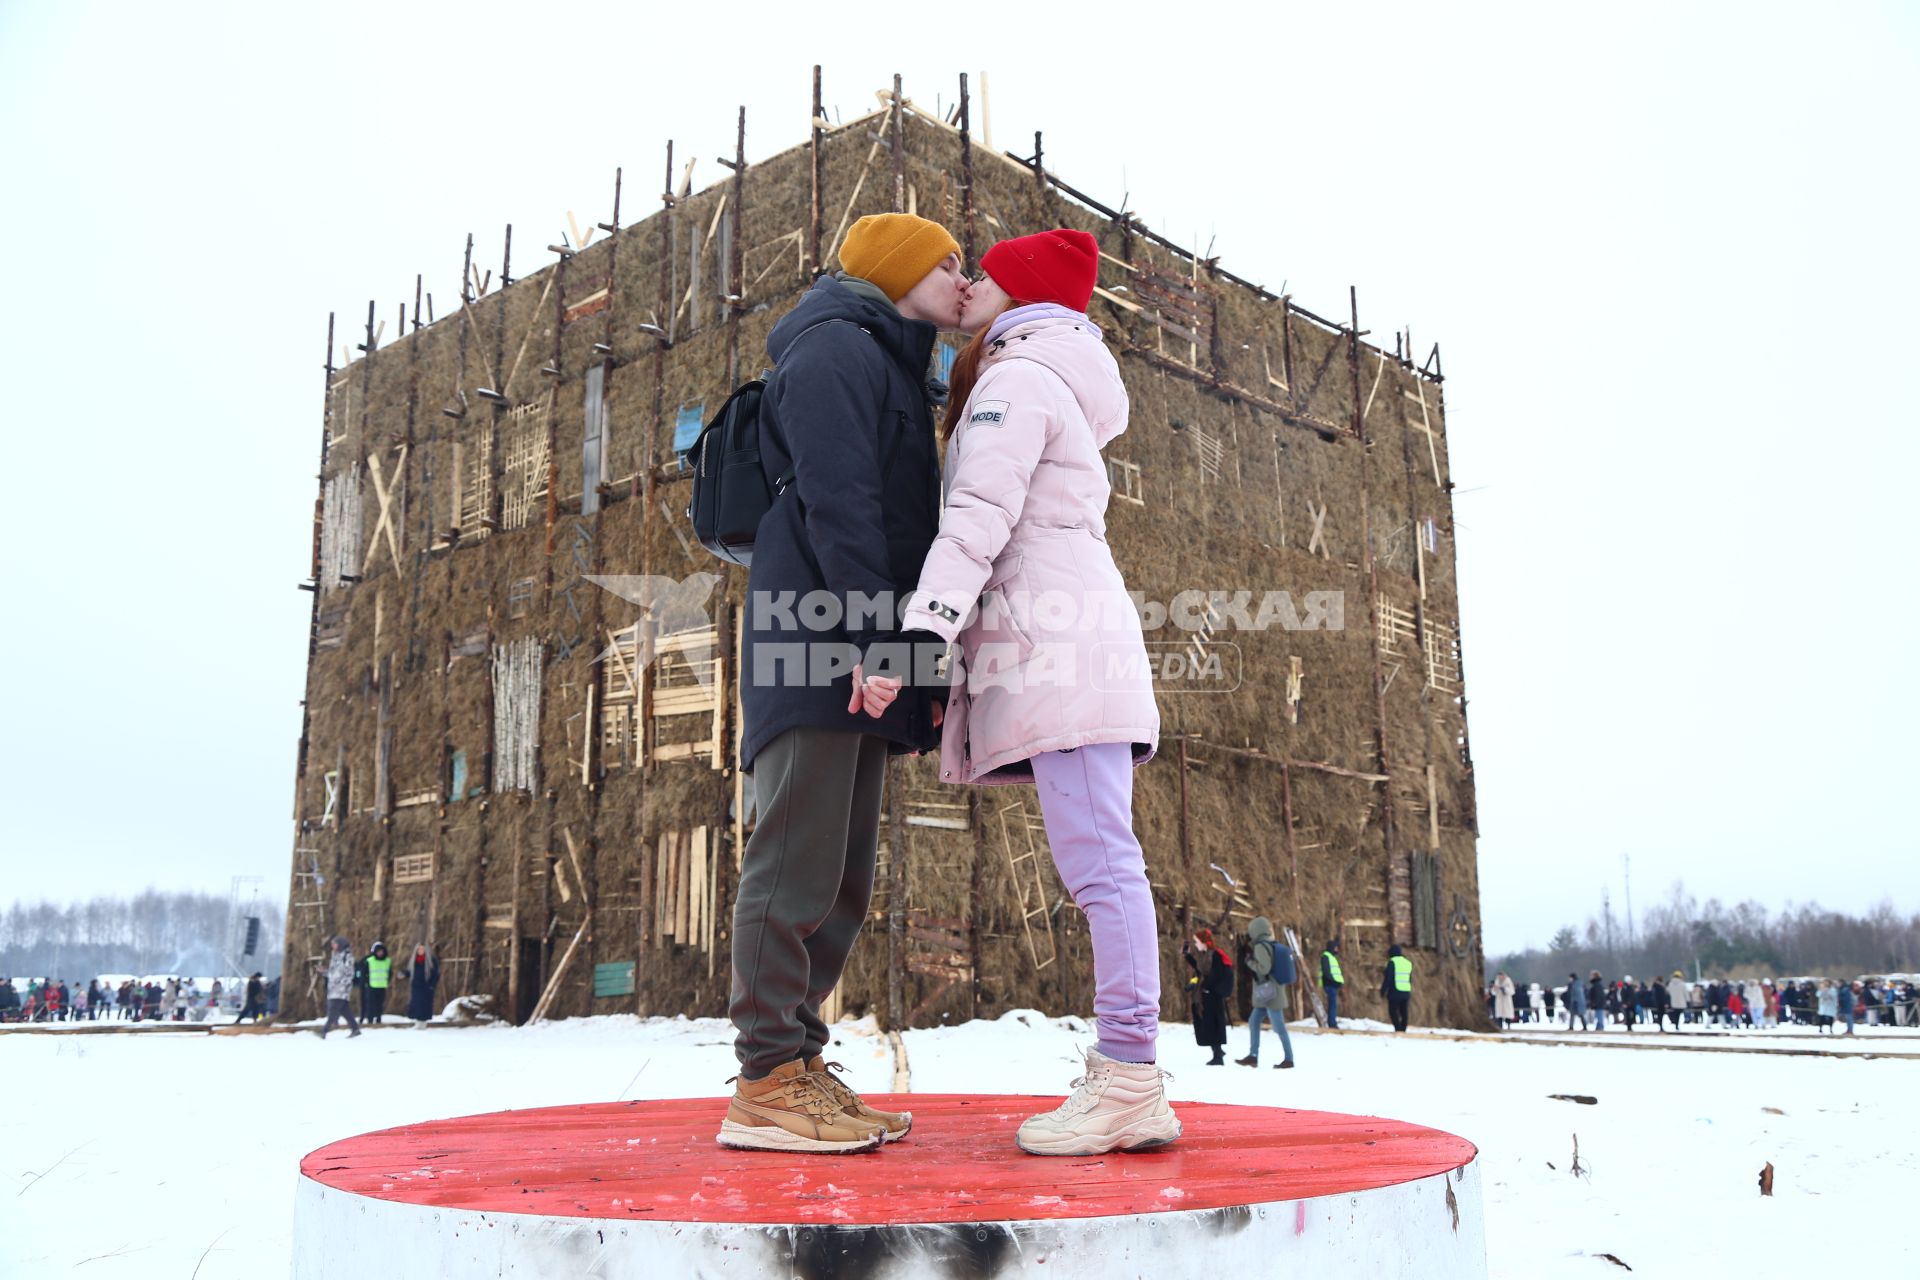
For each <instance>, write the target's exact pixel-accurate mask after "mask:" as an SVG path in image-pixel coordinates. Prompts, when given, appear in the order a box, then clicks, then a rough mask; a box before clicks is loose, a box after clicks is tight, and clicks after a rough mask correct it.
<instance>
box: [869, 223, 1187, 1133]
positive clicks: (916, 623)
mask: <svg viewBox="0 0 1920 1280" xmlns="http://www.w3.org/2000/svg"><path fill="white" fill-rule="evenodd" d="M980 265H981V267H982V268H983V269H984V272H985V274H984V275H983V276H982V277H981V279H979V280H978V281H976V282H975V284H974V285H973V288H972V291H971V292H970V294H969V296H968V300H967V304H966V312H965V323H966V327H967V329H968V330H969V331H970V332H973V333H974V334H975V336H974V339H973V341H972V342H971V343H969V344H968V346H967V347H966V349H965V350H963V351H962V352H961V353H960V354H959V356H958V357H957V358H956V359H955V361H954V371H953V388H952V396H951V398H950V399H949V401H948V404H947V417H946V421H945V423H944V424H943V426H942V433H943V434H944V435H945V436H946V437H947V453H946V475H945V486H944V487H945V495H946V503H945V507H944V509H943V511H942V513H941V517H940V532H939V535H938V536H937V537H936V538H935V539H934V543H933V547H932V549H931V550H930V551H929V552H928V554H927V559H926V562H925V564H924V565H923V566H922V567H921V570H920V582H919V589H918V590H916V591H915V592H914V594H913V596H912V597H911V598H910V599H909V600H908V602H907V608H906V610H905V611H904V613H903V615H902V621H901V625H902V627H903V629H905V630H907V631H909V632H931V633H932V634H933V635H935V636H937V637H939V639H940V640H943V641H946V642H949V643H950V644H953V645H954V647H955V648H956V649H957V652H956V653H955V654H954V655H953V656H954V663H953V673H952V674H953V683H952V686H951V689H950V691H949V694H948V700H947V704H946V708H945V714H944V717H943V720H942V724H941V748H940V776H941V777H942V778H943V779H945V780H947V781H949V782H954V783H984V784H990V785H1000V784H1009V783H1031V784H1033V785H1034V786H1035V787H1036V788H1037V789H1038V791H1039V795H1040V810H1041V813H1042V815H1043V816H1044V818H1045V820H1046V824H1047V842H1048V844H1049V845H1050V846H1051V848H1052V850H1053V859H1054V865H1055V867H1057V868H1058V869H1059V872H1060V877H1061V879H1062V881H1064V882H1065V884H1066V886H1067V888H1068V890H1069V891H1070V892H1071V893H1072V894H1073V900H1074V902H1075V903H1076V904H1078V906H1079V907H1080V909H1081V910H1082V911H1083V912H1085V913H1086V917H1087V924H1088V928H1089V930H1090V932H1091V933H1092V935H1093V962H1094V983H1095V990H1094V998H1093V1007H1094V1013H1095V1015H1096V1024H1097V1025H1096V1030H1097V1035H1096V1040H1095V1043H1094V1045H1093V1047H1092V1048H1090V1049H1089V1050H1088V1051H1087V1068H1086V1074H1085V1077H1084V1079H1083V1080H1082V1081H1080V1082H1078V1086H1079V1087H1078V1089H1077V1090H1076V1092H1075V1093H1074V1094H1073V1095H1072V1096H1071V1097H1069V1098H1068V1099H1067V1101H1066V1103H1065V1104H1064V1105H1063V1106H1062V1107H1061V1108H1060V1109H1059V1110H1057V1111H1054V1112H1050V1113H1048V1114H1046V1115H1039V1116H1034V1117H1031V1118H1030V1119H1028V1120H1027V1121H1026V1122H1025V1123H1024V1124H1022V1125H1021V1126H1020V1130H1019V1133H1018V1135H1017V1141H1018V1143H1019V1145H1020V1147H1021V1148H1022V1149H1023V1150H1025V1151H1028V1152H1031V1153H1032V1154H1035V1155H1092V1154H1098V1153H1100V1152H1105V1151H1112V1150H1116V1149H1119V1150H1129V1151H1131V1150H1139V1149H1142V1148H1145V1147H1154V1146H1160V1145H1163V1144H1165V1143H1168V1142H1171V1141H1173V1140H1174V1139H1175V1138H1177V1137H1179V1136H1180V1121H1179V1120H1178V1118H1177V1117H1176V1116H1175V1115H1174V1113H1173V1110H1172V1108H1170V1107H1169V1106H1168V1105H1167V1099H1166V1090H1165V1087H1164V1085H1163V1083H1162V1080H1163V1073H1162V1072H1161V1071H1160V1069H1159V1067H1158V1066H1156V1065H1155V1050H1156V1045H1157V1042H1158V1037H1159V1026H1160V960H1159V945H1158V944H1159V929H1158V926H1157V924H1156V922H1155V919H1154V907H1153V897H1152V894H1151V892H1150V890H1149V889H1148V886H1147V875H1146V864H1145V861H1144V859H1143V858H1142V856H1141V851H1140V842H1139V840H1138V839H1136V838H1135V836H1134V833H1133V769H1134V767H1135V766H1137V765H1140V764H1144V763H1145V762H1146V761H1147V760H1149V759H1151V758H1152V756H1153V753H1154V748H1155V745H1156V743H1157V741H1158V738H1159V733H1160V713H1159V709H1158V707H1157V705H1156V704H1155V702H1154V697H1153V678H1152V674H1151V672H1150V670H1149V668H1148V663H1147V652H1146V646H1145V644H1144V642H1143V641H1142V639H1141V634H1140V619H1139V614H1138V612H1137V610H1136V609H1135V607H1134V604H1133V601H1132V599H1131V598H1130V597H1129V596H1128V595H1127V587H1126V582H1125V581H1124V580H1123V579H1122V578H1121V576H1120V571H1119V569H1118V568H1117V567H1115V565H1114V561H1113V554H1112V552H1111V551H1110V550H1109V548H1108V546H1107V535H1106V511H1107V498H1108V495H1109V485H1108V481H1107V469H1106V463H1105V461H1104V460H1103V459H1102V458H1101V456H1100V450H1101V448H1102V446H1104V445H1105V444H1106V443H1107V442H1108V441H1110V440H1112V439H1113V438H1114V437H1115V436H1118V435H1119V434H1120V433H1121V432H1122V431H1125V430H1126V428H1127V393H1126V388H1125V387H1124V386H1123V385H1122V384H1121V381H1120V370H1119V366H1118V365H1117V364H1116V363H1115V362H1114V358H1113V355H1112V353H1111V352H1109V351H1108V350H1107V347H1106V344H1105V343H1104V342H1103V341H1102V340H1101V336H1100V330H1099V327H1098V326H1096V325H1095V324H1094V323H1093V321H1091V320H1089V319H1088V318H1087V315H1086V308H1087V302H1088V300H1089V299H1090V298H1091V297H1092V293H1093V285H1094V280H1095V278H1096V275H1097V273H1098V268H1099V249H1098V246H1097V245H1096V243H1095V241H1094V239H1093V237H1092V236H1090V235H1087V234H1086V233H1085V232H1083V231H1071V230H1059V231H1045V232H1041V233H1039V234H1037V235H1031V236H1022V237H1021V238H1019V239H1017V240H1007V241H1003V242H1001V243H1000V244H997V245H995V246H993V248H991V249H989V250H988V251H987V253H986V255H985V256H984V257H983V258H982V259H981V261H980ZM898 687H899V682H898V681H896V680H891V679H887V678H882V677H874V678H872V679H869V680H867V681H866V682H865V683H864V686H863V687H862V689H861V690H860V691H859V692H858V693H857V694H856V697H860V698H863V699H864V700H865V703H866V707H867V710H868V711H869V712H870V713H876V714H877V712H876V711H875V708H876V707H878V708H880V709H884V708H885V706H886V704H887V703H888V702H889V701H891V699H892V697H893V695H894V693H895V691H896V690H897V689H898Z"/></svg>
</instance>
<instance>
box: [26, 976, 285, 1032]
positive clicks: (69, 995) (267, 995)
mask: <svg viewBox="0 0 1920 1280" xmlns="http://www.w3.org/2000/svg"><path fill="white" fill-rule="evenodd" d="M279 1003H280V979H278V978H275V979H273V980H272V981H271V982H268V981H266V980H265V979H264V978H263V977H262V976H261V975H260V974H259V973H255V974H253V975H252V976H251V977H249V978H248V979H247V983H246V987H245V995H244V998H242V997H240V996H239V995H237V994H236V993H230V992H229V991H228V989H227V987H226V984H225V983H223V982H221V981H220V979H218V978H215V979H214V980H213V983H212V986H211V987H210V988H209V989H208V990H206V991H202V990H201V988H200V983H199V981H198V980H197V979H194V978H179V977H167V978H164V979H154V978H148V979H144V980H143V979H136V978H123V979H122V980H121V981H120V982H119V983H118V984H115V983H114V982H113V980H112V979H108V980H107V981H105V982H102V981H101V980H100V979H98V978H93V979H90V980H88V982H87V985H86V986H84V987H82V986H81V985H80V983H79V980H78V979H74V980H71V981H70V980H68V979H65V978H62V979H60V980H58V981H55V980H54V979H52V978H30V979H28V980H27V983H26V986H25V989H24V990H22V989H21V988H20V987H19V986H16V985H15V983H14V980H13V979H12V978H0V1022H100V1021H120V1022H204V1021H206V1020H207V1019H208V1018H210V1017H213V1016H216V1015H218V1014H219V1013H221V1012H222V1011H223V1010H226V1011H233V1010H234V1008H235V1006H236V1004H237V1006H238V1013H239V1016H238V1017H237V1018H235V1021H236V1022H239V1021H252V1020H254V1019H256V1018H260V1017H265V1016H267V1015H268V1014H271V1013H273V1012H275V1011H277V1010H278V1008H279Z"/></svg>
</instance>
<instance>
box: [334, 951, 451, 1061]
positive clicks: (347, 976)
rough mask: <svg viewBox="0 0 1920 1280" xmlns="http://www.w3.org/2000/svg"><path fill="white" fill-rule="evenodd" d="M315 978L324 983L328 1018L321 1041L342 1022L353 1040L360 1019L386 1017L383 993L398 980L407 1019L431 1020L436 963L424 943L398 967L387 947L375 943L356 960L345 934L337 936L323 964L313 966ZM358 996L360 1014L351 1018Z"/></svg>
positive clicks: (374, 1020)
mask: <svg viewBox="0 0 1920 1280" xmlns="http://www.w3.org/2000/svg"><path fill="white" fill-rule="evenodd" d="M315 973H316V975H317V976H319V977H321V978H323V979H324V980H325V981H326V984H327V1020H326V1022H325V1023H324V1024H323V1025H322V1026H321V1028H320V1038H321V1039H322V1040H324V1039H326V1038H327V1033H328V1032H330V1031H332V1030H333V1029H334V1027H335V1026H336V1025H338V1024H339V1023H341V1022H342V1021H344V1022H345V1023H346V1024H347V1035H348V1038H349V1039H351V1038H352V1037H354V1036H357V1035H359V1034H360V1023H361V1021H362V1020H365V1021H367V1022H371V1023H375V1024H378V1023H380V1022H381V1021H383V1020H384V1019H385V1018H386V1013H387V992H388V991H389V990H390V989H392V988H393V987H394V986H396V985H397V984H398V983H399V982H400V981H401V980H405V982H406V984H407V1017H409V1018H411V1019H413V1021H415V1022H425V1021H426V1020H427V1019H429V1018H431V1017H433V1005H434V993H435V992H436V991H438V990H439V987H440V960H439V958H438V957H437V956H435V955H434V954H433V952H432V950H431V949H430V948H429V947H428V946H427V944H426V943H424V942H422V943H420V944H419V945H418V946H416V947H414V949H413V959H412V961H411V962H410V963H409V964H407V965H405V966H403V967H401V968H398V969H396V968H395V967H394V961H393V957H392V956H390V955H388V954H387V944H386V943H384V942H376V943H374V944H373V949H372V950H370V951H368V952H367V954H366V955H364V956H362V957H360V958H359V959H358V960H355V959H354V956H353V946H352V944H351V943H350V942H348V940H347V938H346V935H344V934H342V935H340V936H339V937H336V938H335V939H334V940H333V942H332V944H331V945H330V946H329V947H328V949H327V958H326V960H325V962H324V963H322V964H319V965H316V966H315ZM356 990H357V991H359V993H360V1016H359V1017H358V1018H356V1017H354V1016H353V993H354V992H355V991H356Z"/></svg>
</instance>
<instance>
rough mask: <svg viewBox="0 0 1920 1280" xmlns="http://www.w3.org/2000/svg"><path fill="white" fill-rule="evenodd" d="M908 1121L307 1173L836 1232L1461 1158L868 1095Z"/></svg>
mask: <svg viewBox="0 0 1920 1280" xmlns="http://www.w3.org/2000/svg"><path fill="white" fill-rule="evenodd" d="M869 1101H870V1102H872V1103H873V1104H874V1105H875V1106H878V1107H882V1108H885V1109H887V1110H911V1111H912V1112H913V1115H914V1121H913V1132H912V1133H911V1134H910V1135H909V1136H908V1137H907V1138H906V1139H904V1140H903V1141H900V1142H896V1143H890V1144H888V1145H887V1146H886V1147H884V1148H883V1149H881V1150H880V1151H877V1152H873V1153H871V1154H866V1155H855V1156H794V1155H790V1154H785V1153H780V1152H753V1151H735V1150H730V1149H728V1148H725V1147H722V1146H720V1145H719V1144H718V1143H716V1142H715V1141H714V1135H715V1133H716V1132H717V1131H718V1130H719V1128H720V1120H721V1117H722V1115H723V1114H724V1112H725V1110H726V1102H725V1100H724V1099H715V1098H696V1099H670V1100H662V1101H644V1102H614V1103H600V1104H591V1105H584V1106H572V1107H547V1108H541V1109H538V1110H529V1111H501V1112H495V1113H493V1114H490V1115H478V1116H462V1117H460V1118H458V1119H452V1120H436V1121H430V1122H428V1123H425V1124H415V1125H407V1126H405V1127H402V1128H398V1129H386V1130H382V1131H380V1132H377V1133H368V1134H362V1135H360V1136H358V1137H353V1138H347V1139H344V1140H342V1141H340V1142H336V1143H333V1144H331V1145H329V1146H325V1147H322V1148H320V1149H319V1150H318V1151H315V1152H313V1153H312V1154H311V1155H309V1156H308V1157H307V1158H306V1159H305V1160H303V1161H302V1162H301V1165H300V1171H301V1173H302V1174H303V1175H304V1176H305V1177H306V1178H309V1179H312V1180H313V1181H315V1182H317V1183H319V1184H321V1185H322V1186H325V1187H330V1188H333V1189H335V1190H337V1191H341V1192H346V1193H348V1194H350V1195H355V1196H364V1197H369V1198H372V1199H374V1200H379V1201H386V1202H390V1203H395V1204H409V1205H422V1206H433V1207H437V1208H447V1209H457V1210H465V1211H473V1212H477V1213H488V1214H534V1215H541V1216H545V1217H558V1218H595V1219H602V1220H608V1219H611V1220H622V1219H624V1220H627V1221H639V1222H662V1221H672V1222H691V1223H757V1224H771V1223H784V1224H821V1225H832V1226H837V1227H854V1226H887V1225H893V1224H903V1223H952V1222H979V1221H1003V1222H1017V1221H1025V1220H1041V1219H1054V1220H1058V1219H1072V1218H1090V1217H1113V1216H1119V1215H1131V1214H1153V1213H1167V1212H1177V1211H1183V1210H1206V1209H1218V1208H1227V1207H1234V1206H1244V1205H1247V1204H1248V1203H1249V1202H1250V1200H1252V1201H1260V1202H1276V1201H1306V1200H1312V1199H1317V1198H1320V1197H1327V1196H1339V1195H1350V1194H1352V1193H1355V1192H1362V1191H1370V1190H1374V1189H1377V1188H1381V1187H1389V1186H1396V1185H1399V1184H1402V1183H1408V1182H1413V1181H1415V1180H1418V1179H1423V1178H1430V1177H1433V1176H1435V1175H1439V1174H1444V1173H1448V1172H1450V1171H1454V1170H1460V1169H1463V1168H1464V1167H1465V1166H1467V1165H1468V1164H1470V1163H1471V1162H1472V1161H1473V1159H1474V1157H1475V1150H1474V1147H1473V1144H1472V1143H1470V1142H1468V1141H1467V1140H1466V1139H1464V1138H1459V1137H1455V1136H1454V1135H1452V1134H1449V1133H1442V1132H1440V1131H1439V1130H1436V1129H1428V1128H1425V1127H1423V1126H1421V1125H1415V1124H1407V1123H1404V1122H1402V1121H1397V1120H1381V1119H1372V1118H1368V1117H1365V1116H1350V1115H1337V1114H1332V1113H1329V1112H1323V1111H1290V1110H1286V1109H1282V1108H1276V1107H1242V1106H1226V1105H1220V1104H1215V1103H1199V1102H1182V1103H1177V1104H1176V1107H1175V1109H1176V1110H1177V1111H1178V1112H1179V1115H1180V1120H1181V1123H1182V1124H1183V1125H1184V1126H1185V1130H1186V1133H1185V1136H1184V1137H1182V1138H1181V1139H1180V1141H1178V1142H1176V1143H1174V1144H1173V1145H1172V1146H1170V1147H1164V1148H1160V1149H1158V1150H1155V1151H1150V1152H1143V1153H1141V1154H1139V1155H1123V1154H1118V1153H1116V1154H1112V1155H1105V1156H1086V1157H1051V1158H1042V1157H1036V1156H1030V1155H1026V1154H1024V1153H1023V1152H1021V1151H1020V1150H1019V1149H1018V1148H1017V1147H1015V1146H1014V1144H1013V1133H1014V1130H1015V1128H1016V1127H1018V1125H1019V1123H1020V1121H1021V1120H1023V1119H1025V1118H1026V1117H1027V1116H1029V1115H1032V1114H1033V1113H1035V1112H1036V1111H1044V1110H1050V1109H1051V1108H1052V1107H1054V1106H1056V1105H1058V1099H1057V1098H1037V1097H1017V1096H982V1095H978V1094H911V1095H887V1096H883V1095H876V1096H872V1097H870V1098H869Z"/></svg>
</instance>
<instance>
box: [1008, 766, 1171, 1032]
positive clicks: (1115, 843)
mask: <svg viewBox="0 0 1920 1280" xmlns="http://www.w3.org/2000/svg"><path fill="white" fill-rule="evenodd" d="M1032 765H1033V778H1034V783H1035V786H1036V788H1037V789H1038V791H1039V792H1040V813H1041V816H1042V817H1044V818H1045V819H1046V823H1047V843H1048V844H1049V845H1051V846H1052V847H1053V865H1054V866H1055V868H1057V869H1058V870H1059V872H1060V879H1061V880H1062V882H1064V883H1065V884H1066V886H1067V891H1068V892H1069V893H1071V894H1072V895H1073V900H1074V902H1075V904H1077V905H1078V906H1079V908H1080V910H1081V911H1083V912H1085V913H1086V917H1087V927H1088V929H1089V931H1090V932H1091V933H1092V934H1093V980H1094V989H1093V1012H1094V1015H1095V1041H1094V1047H1095V1048H1097V1049H1099V1050H1100V1052H1101V1053H1103V1054H1105V1055H1106V1056H1107V1057H1109V1058H1114V1059H1117V1060H1119V1061H1121V1062H1152V1061H1153V1060H1154V1046H1155V1044H1156V1042H1157V1041H1158V1040H1159V1037H1160V947H1159V929H1158V927H1157V926H1156V924H1155V923H1154V915H1153V894H1152V892H1151V891H1150V890H1149V889H1148V888H1147V864H1146V859H1145V858H1144V857H1143V856H1142V855H1141V852H1140V841H1139V840H1137V839H1136V838H1135V837H1134V834H1133V748H1132V747H1131V746H1130V745H1129V744H1127V743H1124V742H1101V743H1096V744H1094V745H1092V746H1085V747H1078V748H1075V749H1074V750H1072V751H1046V752H1042V753H1041V754H1040V755H1037V756H1035V757H1034V758H1033V760H1032Z"/></svg>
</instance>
